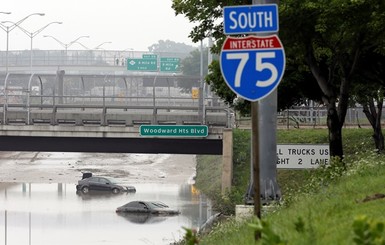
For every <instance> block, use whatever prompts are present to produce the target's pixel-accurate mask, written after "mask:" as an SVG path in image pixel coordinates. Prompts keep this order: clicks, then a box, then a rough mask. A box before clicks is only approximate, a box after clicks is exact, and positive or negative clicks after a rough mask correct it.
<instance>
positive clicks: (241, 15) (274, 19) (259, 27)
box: [223, 4, 278, 35]
mask: <svg viewBox="0 0 385 245" xmlns="http://www.w3.org/2000/svg"><path fill="white" fill-rule="evenodd" d="M223 27H224V33H225V34H226V35H231V34H247V33H257V32H278V6H277V4H262V5H241V6H228V7H224V8H223Z"/></svg>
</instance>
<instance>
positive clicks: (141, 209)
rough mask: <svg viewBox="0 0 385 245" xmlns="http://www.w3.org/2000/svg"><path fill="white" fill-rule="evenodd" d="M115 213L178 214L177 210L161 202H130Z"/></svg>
mask: <svg viewBox="0 0 385 245" xmlns="http://www.w3.org/2000/svg"><path fill="white" fill-rule="evenodd" d="M116 212H117V213H149V214H159V215H176V214H180V212H179V211H178V210H174V209H171V208H170V207H169V206H167V205H166V204H164V203H162V202H158V201H155V202H148V201H132V202H129V203H127V204H124V205H123V206H120V207H118V208H117V209H116Z"/></svg>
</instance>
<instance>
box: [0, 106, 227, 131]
mask: <svg viewBox="0 0 385 245" xmlns="http://www.w3.org/2000/svg"><path fill="white" fill-rule="evenodd" d="M0 118H1V124H3V125H10V124H18V125H42V124H48V125H63V124H65V125H76V126H84V125H100V126H114V125H115V126H116V125H120V126H134V125H140V124H163V125H167V124H168V125H172V124H175V125H200V124H206V125H208V126H212V127H215V126H219V127H232V125H233V120H234V118H233V113H231V111H230V110H229V109H227V108H223V107H206V108H205V111H204V118H205V122H202V120H201V118H200V115H199V111H198V108H197V107H196V106H155V107H154V106H146V105H143V106H137V105H135V106H132V105H102V106H101V105H95V104H81V105H79V104H56V105H44V104H31V105H27V104H0Z"/></svg>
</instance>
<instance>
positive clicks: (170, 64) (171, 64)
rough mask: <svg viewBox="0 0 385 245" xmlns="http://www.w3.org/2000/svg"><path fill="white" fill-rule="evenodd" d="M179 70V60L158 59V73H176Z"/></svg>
mask: <svg viewBox="0 0 385 245" xmlns="http://www.w3.org/2000/svg"><path fill="white" fill-rule="evenodd" d="M179 70H180V58H167V57H164V58H160V71H164V72H178V71H179Z"/></svg>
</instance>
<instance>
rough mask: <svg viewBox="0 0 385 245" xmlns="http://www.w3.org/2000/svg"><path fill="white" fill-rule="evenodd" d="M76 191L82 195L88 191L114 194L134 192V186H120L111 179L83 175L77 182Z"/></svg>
mask: <svg viewBox="0 0 385 245" xmlns="http://www.w3.org/2000/svg"><path fill="white" fill-rule="evenodd" d="M76 190H77V191H80V192H82V193H83V194H88V193H89V192H90V191H105V192H106V191H107V192H112V193H114V194H118V193H121V192H136V188H135V187H134V186H124V185H120V184H118V182H117V181H116V180H114V179H113V178H109V177H102V176H92V175H84V174H83V179H81V180H79V181H78V184H77V185H76Z"/></svg>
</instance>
